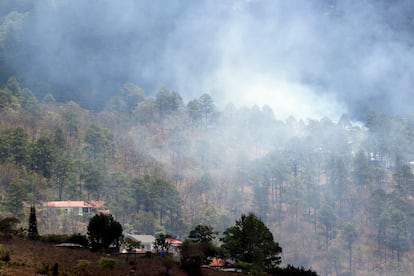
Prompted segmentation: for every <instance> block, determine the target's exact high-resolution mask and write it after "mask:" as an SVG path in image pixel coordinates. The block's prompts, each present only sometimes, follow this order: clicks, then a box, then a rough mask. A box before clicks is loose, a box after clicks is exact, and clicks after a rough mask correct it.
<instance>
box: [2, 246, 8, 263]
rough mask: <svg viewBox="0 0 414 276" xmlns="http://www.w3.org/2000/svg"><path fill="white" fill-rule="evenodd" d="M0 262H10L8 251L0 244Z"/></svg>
mask: <svg viewBox="0 0 414 276" xmlns="http://www.w3.org/2000/svg"><path fill="white" fill-rule="evenodd" d="M0 261H3V262H6V263H7V262H9V261H10V251H9V250H8V249H7V248H6V247H4V246H3V245H2V244H0Z"/></svg>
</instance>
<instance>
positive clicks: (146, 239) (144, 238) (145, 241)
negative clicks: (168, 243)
mask: <svg viewBox="0 0 414 276" xmlns="http://www.w3.org/2000/svg"><path fill="white" fill-rule="evenodd" d="M124 237H125V238H130V239H132V240H134V241H137V242H140V243H141V248H137V251H141V252H148V251H150V252H152V251H153V250H154V242H155V237H154V236H152V235H134V234H124Z"/></svg>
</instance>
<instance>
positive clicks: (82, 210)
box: [43, 200, 108, 216]
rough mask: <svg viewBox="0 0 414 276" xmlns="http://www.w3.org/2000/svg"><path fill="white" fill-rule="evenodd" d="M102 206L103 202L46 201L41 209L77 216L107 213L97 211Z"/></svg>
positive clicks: (106, 211)
mask: <svg viewBox="0 0 414 276" xmlns="http://www.w3.org/2000/svg"><path fill="white" fill-rule="evenodd" d="M102 206H103V201H95V200H90V201H47V202H45V203H43V207H45V208H46V209H48V210H62V211H64V212H66V213H72V214H77V215H79V216H83V215H87V214H91V213H92V214H93V213H98V212H103V213H108V210H99V209H100V208H102Z"/></svg>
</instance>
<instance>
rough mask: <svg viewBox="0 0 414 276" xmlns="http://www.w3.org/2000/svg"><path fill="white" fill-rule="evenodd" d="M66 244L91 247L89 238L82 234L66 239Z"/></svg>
mask: <svg viewBox="0 0 414 276" xmlns="http://www.w3.org/2000/svg"><path fill="white" fill-rule="evenodd" d="M65 242H68V243H76V244H80V245H82V246H88V245H89V241H88V237H86V235H82V234H80V233H77V234H72V235H70V236H69V237H68V238H67V239H66V241H65Z"/></svg>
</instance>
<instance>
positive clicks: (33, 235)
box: [27, 205, 39, 240]
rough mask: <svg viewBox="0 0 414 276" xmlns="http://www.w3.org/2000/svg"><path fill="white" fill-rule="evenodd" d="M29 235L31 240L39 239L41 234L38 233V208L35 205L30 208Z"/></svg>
mask: <svg viewBox="0 0 414 276" xmlns="http://www.w3.org/2000/svg"><path fill="white" fill-rule="evenodd" d="M27 235H28V237H29V239H31V240H37V239H39V233H38V232H37V218H36V208H35V207H34V206H33V205H32V206H30V216H29V229H28V234H27Z"/></svg>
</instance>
